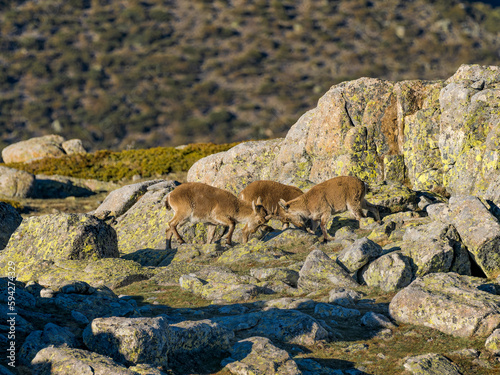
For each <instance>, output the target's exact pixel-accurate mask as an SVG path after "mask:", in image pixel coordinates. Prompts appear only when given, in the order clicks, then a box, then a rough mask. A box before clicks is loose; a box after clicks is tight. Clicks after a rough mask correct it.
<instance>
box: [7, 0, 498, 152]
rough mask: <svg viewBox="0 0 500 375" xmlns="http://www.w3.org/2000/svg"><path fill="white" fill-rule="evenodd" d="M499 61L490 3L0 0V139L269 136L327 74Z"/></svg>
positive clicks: (450, 69)
mask: <svg viewBox="0 0 500 375" xmlns="http://www.w3.org/2000/svg"><path fill="white" fill-rule="evenodd" d="M499 61H500V7H499V5H498V1H485V2H479V1H458V0H446V1H445V0H410V1H409V0H383V1H382V0H373V1H366V0H338V1H329V0H301V1H300V0H189V1H188V0H142V1H139V0H31V1H30V0H27V1H23V0H0V149H1V148H3V147H5V146H7V145H8V144H10V143H13V142H16V141H20V140H23V139H28V138H31V137H35V136H40V135H45V134H54V133H58V134H61V135H62V136H64V137H65V138H66V139H70V138H80V139H81V140H82V141H83V142H84V145H85V147H86V148H87V149H88V150H89V151H95V150H97V149H112V150H121V149H130V148H149V147H155V146H175V145H178V144H183V143H192V142H216V143H224V142H234V141H241V140H246V139H265V138H276V137H281V136H284V135H285V134H286V132H287V130H288V129H289V128H290V126H291V125H293V124H294V123H295V121H296V120H297V119H298V118H299V117H300V115H302V114H303V113H304V112H305V111H307V110H308V109H311V108H313V107H315V105H316V102H317V100H318V98H319V97H320V96H321V95H323V94H324V93H325V92H326V91H327V90H328V89H329V88H330V87H331V86H332V85H334V84H336V83H339V82H342V81H346V80H352V79H356V78H359V77H363V76H369V77H376V78H381V79H388V80H393V81H399V80H405V79H426V80H433V79H446V78H448V77H450V76H451V75H452V74H453V73H454V72H455V71H456V70H457V68H458V67H459V66H460V65H461V64H463V63H477V64H482V65H499Z"/></svg>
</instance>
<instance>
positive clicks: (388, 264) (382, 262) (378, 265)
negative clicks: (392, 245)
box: [360, 252, 413, 292]
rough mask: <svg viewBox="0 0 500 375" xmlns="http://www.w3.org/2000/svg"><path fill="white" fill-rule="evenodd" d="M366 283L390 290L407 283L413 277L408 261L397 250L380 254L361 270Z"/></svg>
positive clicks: (399, 287) (361, 276) (385, 290)
mask: <svg viewBox="0 0 500 375" xmlns="http://www.w3.org/2000/svg"><path fill="white" fill-rule="evenodd" d="M360 278H361V279H362V280H363V281H364V282H365V283H366V285H368V286H371V287H375V288H380V289H381V290H383V291H384V292H392V291H395V290H398V289H401V288H404V287H405V286H407V285H409V284H410V283H411V281H412V279H413V273H412V268H411V264H410V261H409V259H408V258H407V257H405V256H403V255H402V254H401V253H399V252H392V253H389V254H385V255H382V256H381V257H380V258H378V259H376V260H374V261H373V262H372V263H370V265H369V266H368V267H367V268H366V269H365V270H364V271H362V273H361V275H360Z"/></svg>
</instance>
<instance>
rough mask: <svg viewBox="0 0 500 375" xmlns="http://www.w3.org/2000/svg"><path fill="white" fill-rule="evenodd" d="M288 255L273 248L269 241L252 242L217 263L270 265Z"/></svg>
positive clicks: (242, 245) (241, 246)
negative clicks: (269, 263)
mask: <svg viewBox="0 0 500 375" xmlns="http://www.w3.org/2000/svg"><path fill="white" fill-rule="evenodd" d="M286 256H287V253H286V252H285V251H283V250H281V249H280V248H278V247H276V246H273V245H272V244H270V243H269V242H268V241H266V242H263V241H256V240H250V241H249V242H247V243H245V244H240V245H236V246H234V247H232V248H230V249H228V250H227V251H225V252H224V253H222V255H221V256H220V257H219V259H217V263H221V264H231V263H236V262H249V261H250V262H257V263H268V262H271V261H274V260H278V259H285V258H286Z"/></svg>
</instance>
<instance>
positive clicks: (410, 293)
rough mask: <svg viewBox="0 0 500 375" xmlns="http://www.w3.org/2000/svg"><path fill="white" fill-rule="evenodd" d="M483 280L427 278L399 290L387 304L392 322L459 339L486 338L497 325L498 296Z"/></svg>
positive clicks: (450, 276)
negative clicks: (439, 332) (424, 327)
mask: <svg viewBox="0 0 500 375" xmlns="http://www.w3.org/2000/svg"><path fill="white" fill-rule="evenodd" d="M484 284H485V282H484V280H482V279H479V278H474V277H470V276H460V275H457V274H455V273H435V274H429V275H427V276H424V277H422V278H418V279H416V280H415V281H413V282H412V283H411V284H410V285H409V286H407V287H406V288H404V289H402V290H401V291H400V292H399V293H398V294H396V296H395V297H394V298H393V299H392V301H391V303H390V306H389V307H390V313H391V316H392V318H393V319H395V320H397V321H399V322H402V323H410V324H415V325H424V326H426V327H431V328H435V329H437V330H439V331H441V332H444V333H447V334H450V335H454V336H460V337H470V336H473V335H475V336H488V335H490V334H491V332H492V331H493V330H494V329H495V328H497V327H498V326H499V325H500V296H498V295H494V294H491V293H489V292H487V291H484V289H485V288H484Z"/></svg>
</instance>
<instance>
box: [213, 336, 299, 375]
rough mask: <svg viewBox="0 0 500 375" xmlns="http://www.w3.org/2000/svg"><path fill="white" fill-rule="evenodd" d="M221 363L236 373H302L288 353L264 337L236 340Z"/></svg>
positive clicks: (250, 374)
mask: <svg viewBox="0 0 500 375" xmlns="http://www.w3.org/2000/svg"><path fill="white" fill-rule="evenodd" d="M222 365H223V366H224V367H225V368H226V369H228V370H229V371H230V372H231V373H232V374H238V375H267V374H271V375H273V374H275V375H298V374H302V372H301V371H300V370H299V368H298V367H297V364H296V363H295V361H294V360H293V359H292V358H291V357H290V354H288V353H287V352H286V351H285V350H283V349H279V348H278V347H276V346H274V345H273V343H272V342H271V340H269V339H268V338H265V337H250V338H248V339H244V340H240V341H238V342H237V343H236V344H235V345H234V346H233V347H232V349H231V357H229V358H226V359H225V360H224V361H223V362H222Z"/></svg>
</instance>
